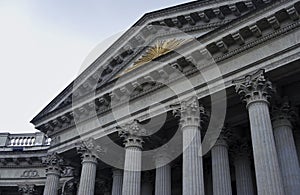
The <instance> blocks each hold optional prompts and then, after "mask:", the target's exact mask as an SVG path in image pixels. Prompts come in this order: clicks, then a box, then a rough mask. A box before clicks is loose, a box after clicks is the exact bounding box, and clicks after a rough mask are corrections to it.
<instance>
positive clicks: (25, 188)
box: [18, 184, 35, 194]
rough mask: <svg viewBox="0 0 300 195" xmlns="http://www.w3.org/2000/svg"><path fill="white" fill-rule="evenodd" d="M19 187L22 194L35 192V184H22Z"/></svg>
mask: <svg viewBox="0 0 300 195" xmlns="http://www.w3.org/2000/svg"><path fill="white" fill-rule="evenodd" d="M18 188H19V189H18V191H19V192H20V193H22V194H33V193H34V192H35V185H34V184H20V185H18Z"/></svg>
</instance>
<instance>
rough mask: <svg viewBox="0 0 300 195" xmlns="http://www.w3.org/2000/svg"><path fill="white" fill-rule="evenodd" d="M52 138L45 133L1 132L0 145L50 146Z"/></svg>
mask: <svg viewBox="0 0 300 195" xmlns="http://www.w3.org/2000/svg"><path fill="white" fill-rule="evenodd" d="M50 142H51V139H50V138H48V137H46V136H45V134H44V133H40V132H37V133H22V134H10V133H0V146H2V147H32V146H49V145H50Z"/></svg>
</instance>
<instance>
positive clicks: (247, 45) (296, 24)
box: [98, 8, 299, 114]
mask: <svg viewBox="0 0 300 195" xmlns="http://www.w3.org/2000/svg"><path fill="white" fill-rule="evenodd" d="M287 9H290V8H287ZM264 11H265V10H264ZM290 22H291V23H292V24H291V25H286V26H285V27H283V28H282V29H278V30H275V29H274V33H275V34H274V35H273V36H270V33H269V34H267V35H264V34H262V36H261V37H257V38H256V40H254V41H250V42H246V43H245V44H243V45H241V46H240V48H244V49H243V50H242V51H246V50H247V49H250V48H252V47H255V46H256V45H258V44H261V43H263V42H264V41H267V40H271V39H273V38H276V37H277V36H279V35H281V34H285V33H287V32H289V31H291V30H294V29H296V28H298V27H299V22H297V21H296V22H293V20H292V19H291V21H290ZM271 34H272V33H271ZM257 40H260V41H257ZM229 48H230V47H229ZM236 50H237V49H235V50H233V51H236ZM233 51H229V52H227V53H223V54H222V56H226V58H228V57H230V55H231V56H233V55H235V52H233ZM242 51H240V50H239V51H237V52H242ZM230 52H231V53H230ZM229 53H230V55H229ZM170 56H171V57H174V54H173V55H172V54H171V55H168V56H166V57H163V58H161V59H160V60H162V59H164V58H170ZM226 58H225V57H224V58H223V59H226ZM216 59H219V60H218V61H221V60H223V59H222V58H220V57H216ZM193 71H195V70H191V71H189V72H187V73H186V74H191V72H193ZM157 87H159V86H155V87H153V88H151V89H150V90H149V89H148V90H147V92H141V93H140V94H139V97H140V96H142V95H144V94H146V93H149V91H151V90H155V89H157ZM106 89H107V88H103V90H106ZM102 99H103V98H102ZM109 109H110V108H106V109H102V110H100V112H99V113H98V114H100V113H103V112H106V111H108V110H109Z"/></svg>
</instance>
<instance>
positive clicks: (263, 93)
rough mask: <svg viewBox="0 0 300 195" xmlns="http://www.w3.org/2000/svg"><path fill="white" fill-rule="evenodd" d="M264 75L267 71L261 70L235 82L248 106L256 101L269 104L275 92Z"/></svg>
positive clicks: (238, 91)
mask: <svg viewBox="0 0 300 195" xmlns="http://www.w3.org/2000/svg"><path fill="white" fill-rule="evenodd" d="M264 74H265V71H264V70H263V69H260V70H258V71H257V72H255V73H254V74H252V75H247V76H245V78H242V79H237V80H234V81H233V84H234V85H235V90H236V92H237V93H238V94H239V95H240V96H241V99H242V101H243V102H246V103H247V106H249V104H250V103H252V102H256V101H265V102H267V103H269V99H270V98H271V95H272V94H273V93H274V90H273V88H272V83H271V82H270V81H269V80H268V79H266V77H265V75H264Z"/></svg>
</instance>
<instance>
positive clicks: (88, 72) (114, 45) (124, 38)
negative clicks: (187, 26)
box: [33, 1, 251, 121]
mask: <svg viewBox="0 0 300 195" xmlns="http://www.w3.org/2000/svg"><path fill="white" fill-rule="evenodd" d="M215 2H222V1H210V2H208V1H207V2H197V3H195V4H199V5H205V4H213V3H215ZM240 2H244V3H245V4H247V6H248V4H249V2H250V3H251V1H240ZM187 7H189V6H187ZM190 8H195V7H193V6H191V7H190ZM199 8H200V9H201V7H199ZM178 9H179V10H182V8H181V6H179V8H178ZM176 10H177V9H176ZM230 10H231V11H232V12H233V13H234V14H235V15H239V14H236V13H237V12H236V9H233V8H232V6H231V8H230ZM160 12H162V13H164V14H166V13H168V12H166V11H165V10H164V11H160ZM156 13H157V12H156ZM153 15H156V14H153V13H151V14H147V15H146V16H145V17H144V18H141V19H140V20H139V21H138V22H137V25H140V24H141V23H144V22H145V21H147V20H149V19H150V18H152V17H153ZM131 31H132V30H129V31H128V32H126V33H125V34H124V35H123V36H122V39H120V40H118V41H116V42H115V43H114V44H113V45H112V46H111V47H110V48H109V49H108V50H107V51H106V52H105V53H104V54H103V55H102V56H101V57H99V58H98V59H97V60H96V61H95V62H94V63H93V64H92V65H91V66H90V67H89V68H87V69H86V70H85V71H84V73H83V74H82V75H80V76H79V77H78V78H77V79H76V82H80V81H81V80H82V79H84V78H85V77H86V76H87V74H90V72H91V71H93V70H94V68H95V66H98V63H99V62H101V61H103V60H101V59H103V58H106V57H107V56H108V55H111V53H112V52H114V51H115V49H116V47H117V45H118V44H120V43H121V42H123V41H124V40H127V39H128V36H130V35H131V34H132V33H131ZM72 87H73V86H72V85H70V86H68V87H67V88H66V89H65V90H64V91H63V92H62V93H61V94H60V95H59V97H63V96H65V95H66V94H67V93H70V88H72ZM59 101H61V100H60V98H55V99H54V100H53V101H52V102H51V104H50V105H49V106H47V107H46V108H45V109H44V110H43V111H42V112H41V113H40V114H41V115H44V113H45V112H48V111H49V110H51V109H52V108H53V107H52V106H53V105H55V104H56V103H57V102H59ZM36 119H37V117H35V118H34V119H33V121H35V120H36Z"/></svg>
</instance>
